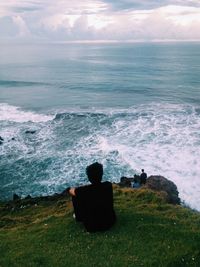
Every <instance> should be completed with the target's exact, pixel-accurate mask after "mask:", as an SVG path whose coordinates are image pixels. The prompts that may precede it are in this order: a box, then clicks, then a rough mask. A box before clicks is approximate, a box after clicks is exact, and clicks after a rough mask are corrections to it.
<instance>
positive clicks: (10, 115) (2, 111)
mask: <svg viewBox="0 0 200 267" xmlns="http://www.w3.org/2000/svg"><path fill="white" fill-rule="evenodd" d="M53 118H54V116H51V115H44V114H38V113H35V112H31V111H24V110H22V109H21V108H20V107H16V106H12V105H9V104H6V103H0V121H13V122H29V121H31V122H46V121H49V120H52V119H53Z"/></svg>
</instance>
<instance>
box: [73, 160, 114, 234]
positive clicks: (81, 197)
mask: <svg viewBox="0 0 200 267" xmlns="http://www.w3.org/2000/svg"><path fill="white" fill-rule="evenodd" d="M86 173H87V176H88V179H89V181H90V183H91V184H90V185H86V186H80V187H77V188H71V189H70V190H69V193H70V195H71V196H72V203H73V207H74V213H75V217H76V220H77V221H79V222H82V223H83V224H84V226H85V228H86V230H87V231H88V232H96V231H105V230H108V229H109V228H110V227H111V226H112V225H113V224H114V223H115V221H116V215H115V211H114V207H113V190H112V184H111V183H110V182H103V183H102V182H101V180H102V176H103V165H102V164H100V163H98V162H96V163H93V164H91V165H89V166H88V167H87V168H86Z"/></svg>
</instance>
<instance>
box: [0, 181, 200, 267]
mask: <svg viewBox="0 0 200 267" xmlns="http://www.w3.org/2000/svg"><path fill="white" fill-rule="evenodd" d="M114 199H115V210H116V213H117V218H118V220H117V223H116V224H115V226H114V227H113V228H112V229H111V230H110V231H107V232H104V233H95V234H89V233H87V232H86V231H85V230H84V228H83V226H82V225H81V224H80V223H76V222H75V221H74V219H73V218H72V213H73V210H72V205H71V202H70V199H68V198H65V199H62V200H59V201H40V202H39V203H38V204H37V205H31V206H29V205H24V206H21V207H20V206H17V207H15V208H14V209H13V208H10V207H9V208H5V203H1V204H0V266H1V267H7V266H8V267H10V266H12V267H15V266H23V267H29V266H51V267H52V266H53V267H54V266H55V267H57V266H59V267H60V266H61V267H62V266H65V267H66V266H67V267H71V266H73V267H93V266H95V267H98V266H99V267H106V266H109V267H126V266H128V267H129V266H134V267H137V266H147V267H148V266H149V267H150V266H152V267H154V266H155V267H162V266H163V267H164V266H166V267H183V266H189V267H193V266H194V267H195V266H196V267H199V266H200V214H199V213H197V212H195V211H192V210H190V209H187V208H183V207H181V206H173V205H169V204H167V203H166V202H165V200H164V199H165V198H164V196H163V195H162V194H161V193H155V192H152V191H150V190H147V189H139V190H134V189H122V188H119V187H117V186H114Z"/></svg>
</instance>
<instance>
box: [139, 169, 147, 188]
mask: <svg viewBox="0 0 200 267" xmlns="http://www.w3.org/2000/svg"><path fill="white" fill-rule="evenodd" d="M146 181H147V174H146V172H144V169H142V173H141V174H140V184H141V185H143V184H146Z"/></svg>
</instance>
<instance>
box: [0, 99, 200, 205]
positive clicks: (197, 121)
mask: <svg viewBox="0 0 200 267" xmlns="http://www.w3.org/2000/svg"><path fill="white" fill-rule="evenodd" d="M0 107H1V111H2V110H3V114H4V115H2V114H1V117H0V126H1V128H0V135H1V136H2V137H3V138H4V140H5V141H4V143H3V145H1V147H0V157H1V158H0V170H1V179H0V184H1V187H0V188H1V189H0V193H1V198H9V197H11V195H12V193H13V192H16V193H19V194H23V195H26V194H32V195H38V194H49V193H53V192H56V191H61V190H62V189H64V188H65V187H66V186H69V185H78V184H82V183H85V182H86V177H85V167H86V166H87V165H88V164H90V163H92V162H94V161H96V160H98V161H100V162H102V163H103V164H104V167H105V176H106V177H107V178H108V179H110V180H111V181H119V179H120V176H122V175H127V176H133V175H134V174H135V173H138V172H140V169H141V168H144V169H145V170H146V171H147V173H148V175H151V174H160V175H163V176H165V177H167V178H169V179H170V180H172V181H174V182H175V183H176V185H177V186H178V190H179V192H180V197H181V199H182V201H184V202H185V203H186V204H187V205H189V206H191V207H192V208H195V209H198V210H200V179H199V173H200V164H199V162H198V159H199V158H200V131H199V130H200V115H199V110H198V109H197V108H195V107H194V106H190V105H180V104H179V105H178V104H177V105H175V104H174V105H172V104H166V103H165V104H164V105H162V104H154V103H152V104H149V105H138V106H135V107H132V108H128V109H104V110H95V111H94V110H92V109H91V110H87V111H86V110H80V109H79V110H77V111H75V110H73V111H72V110H71V111H69V110H68V111H63V110H62V112H60V111H57V115H56V116H52V115H45V114H44V115H42V114H36V113H33V112H31V111H28V112H27V111H22V110H21V109H18V108H16V107H12V106H8V105H1V106H0ZM6 109H7V110H8V111H9V114H8V113H7V115H5V114H6ZM54 112H55V111H54ZM2 116H4V117H3V119H2ZM6 116H7V117H6ZM28 118H29V119H28ZM30 118H31V119H30ZM27 130H34V131H36V132H35V133H34V134H30V133H29V134H27V133H26V131H27ZM12 138H14V139H13V140H12Z"/></svg>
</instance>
